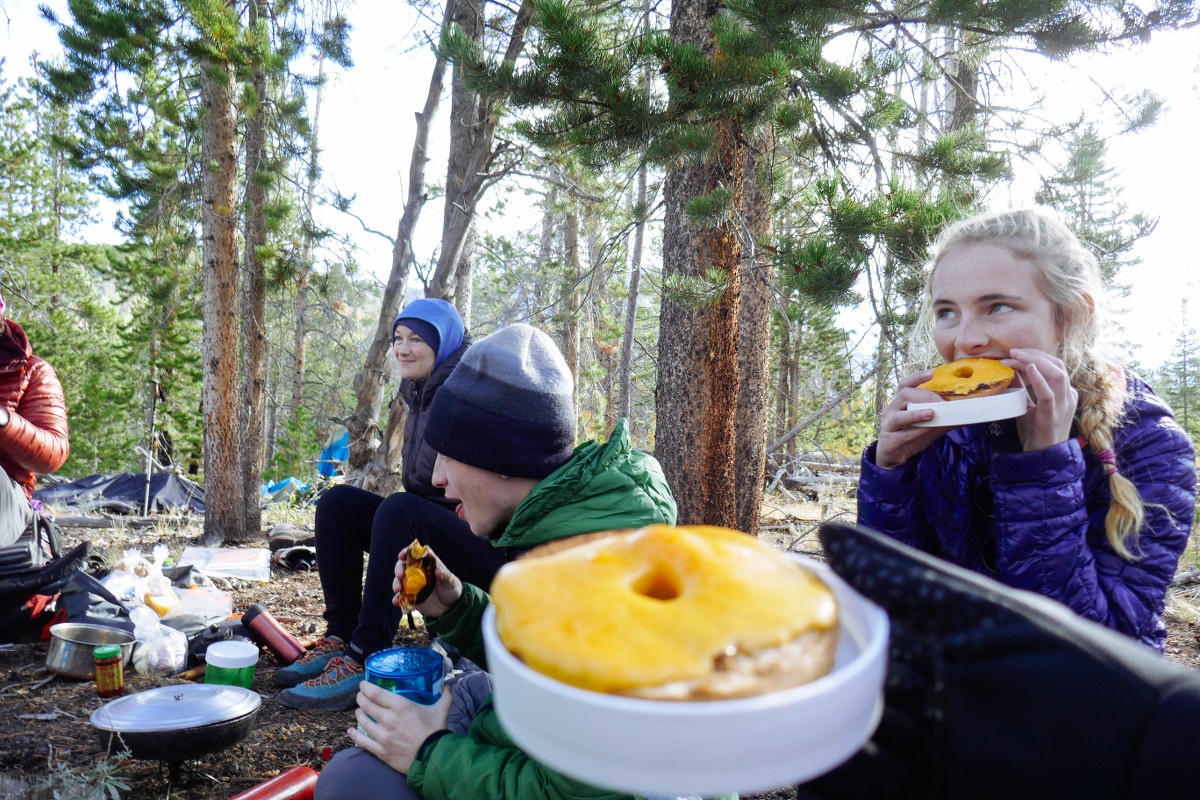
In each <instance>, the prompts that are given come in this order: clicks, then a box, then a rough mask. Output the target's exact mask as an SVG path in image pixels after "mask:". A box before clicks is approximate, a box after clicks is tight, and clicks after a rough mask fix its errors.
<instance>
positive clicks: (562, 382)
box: [425, 323, 575, 479]
mask: <svg viewBox="0 0 1200 800" xmlns="http://www.w3.org/2000/svg"><path fill="white" fill-rule="evenodd" d="M573 389H574V381H573V379H572V377H571V371H570V370H569V369H567V362H566V361H565V360H564V359H563V357H562V353H560V352H559V351H558V348H557V347H556V346H555V345H554V341H553V340H552V339H551V338H550V337H549V336H547V335H546V334H544V333H542V332H541V331H539V330H538V329H537V328H534V327H533V326H531V325H526V324H524V323H517V324H515V325H509V326H508V327H507V328H501V329H500V330H498V331H496V332H495V333H493V334H492V335H491V336H487V337H484V338H483V339H480V340H479V341H478V342H476V343H475V344H473V345H471V346H470V347H469V348H467V352H466V353H465V354H464V355H463V357H462V360H461V361H460V362H459V363H458V366H457V367H455V368H454V372H452V373H451V374H450V377H449V378H447V379H446V382H445V383H444V384H442V387H441V388H440V389H438V392H437V395H435V396H434V398H433V404H432V405H431V406H430V408H429V419H428V421H427V422H426V425H425V441H426V443H427V444H428V445H429V446H430V447H432V448H433V449H434V450H436V451H438V452H439V453H441V454H443V455H445V456H446V457H448V458H452V459H454V460H455V461H461V462H463V463H464V464H469V465H471V466H473V467H479V468H480V469H485V470H488V471H489V472H497V473H499V474H501V475H508V476H510V477H513V478H538V479H541V478H545V477H546V476H547V475H549V474H550V473H552V472H554V470H556V469H558V468H559V467H561V466H562V465H563V464H565V463H566V462H567V460H568V459H569V458H570V457H571V454H572V452H574V449H575V405H574V402H573V400H572V395H573Z"/></svg>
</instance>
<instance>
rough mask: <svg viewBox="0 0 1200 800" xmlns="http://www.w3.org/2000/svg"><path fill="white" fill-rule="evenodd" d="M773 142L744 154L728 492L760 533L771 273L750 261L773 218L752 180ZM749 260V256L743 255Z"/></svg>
mask: <svg viewBox="0 0 1200 800" xmlns="http://www.w3.org/2000/svg"><path fill="white" fill-rule="evenodd" d="M772 146H773V142H772V141H771V140H770V139H769V138H766V137H764V138H760V139H758V140H757V141H756V142H755V147H747V148H744V149H743V151H742V152H743V153H744V154H745V159H746V161H745V166H744V168H743V169H744V173H743V174H744V176H745V178H744V180H745V190H744V193H743V198H744V203H743V206H742V209H743V221H744V224H745V227H744V229H743V230H742V231H741V238H742V246H743V248H744V250H745V251H746V252H745V253H744V254H743V277H742V282H741V287H742V294H741V305H740V306H739V312H740V317H739V320H740V324H739V326H738V359H737V360H738V395H737V416H736V420H737V421H736V423H735V426H736V429H737V445H736V452H735V453H734V463H735V465H736V466H735V468H734V481H735V483H734V485H733V487H731V488H732V489H733V491H731V492H730V494H732V495H733V496H734V497H736V498H737V524H736V525H735V526H734V527H735V528H737V529H738V530H740V531H745V532H747V533H751V534H755V535H757V534H758V523H759V519H760V517H761V515H762V499H763V487H764V485H765V472H766V466H767V463H766V459H767V423H768V419H769V415H768V411H769V409H770V407H771V399H770V398H771V395H770V382H771V371H770V356H771V348H770V342H771V308H772V300H773V291H772V287H771V274H770V270H769V268H768V267H766V266H761V265H759V264H757V263H755V261H754V242H755V241H761V240H762V239H763V238H764V237H765V235H766V234H767V232H768V231H769V230H770V225H771V215H770V209H769V207H768V203H767V197H766V195H765V194H764V193H763V190H762V186H760V185H759V183H758V181H757V180H756V179H755V178H756V166H757V164H756V161H757V158H756V153H759V152H769V150H770V148H771V147H772ZM747 255H748V256H749V257H748V258H747V257H745V256H747Z"/></svg>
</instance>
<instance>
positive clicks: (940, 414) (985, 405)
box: [908, 387, 1029, 428]
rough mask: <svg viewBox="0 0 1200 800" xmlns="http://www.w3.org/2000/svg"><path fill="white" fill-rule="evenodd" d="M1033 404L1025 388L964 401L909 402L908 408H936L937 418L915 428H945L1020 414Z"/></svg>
mask: <svg viewBox="0 0 1200 800" xmlns="http://www.w3.org/2000/svg"><path fill="white" fill-rule="evenodd" d="M1028 407H1029V395H1028V394H1027V393H1026V392H1025V389H1024V387H1016V388H1013V389H1005V390H1004V391H1003V392H1001V393H1000V394H994V395H991V396H989V397H968V398H965V399H963V400H944V401H938V402H934V403H909V404H908V410H909V411H916V410H917V409H920V408H931V409H933V419H931V420H929V421H928V422H917V423H914V424H913V427H914V428H942V427H955V426H958V425H973V424H975V423H976V422H992V421H994V420H998V419H1010V418H1011V417H1019V416H1021V415H1022V414H1024V413H1025V409H1026V408H1028Z"/></svg>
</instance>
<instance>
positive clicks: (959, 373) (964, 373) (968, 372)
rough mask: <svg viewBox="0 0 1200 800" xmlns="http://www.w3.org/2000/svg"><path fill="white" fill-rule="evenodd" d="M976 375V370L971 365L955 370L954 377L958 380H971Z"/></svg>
mask: <svg viewBox="0 0 1200 800" xmlns="http://www.w3.org/2000/svg"><path fill="white" fill-rule="evenodd" d="M974 374H975V368H974V367H972V366H971V365H970V364H963V365H962V366H961V367H959V368H958V369H956V370H954V377H956V378H969V377H971V376H972V375H974Z"/></svg>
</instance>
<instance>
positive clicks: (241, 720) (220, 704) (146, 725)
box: [91, 683, 262, 763]
mask: <svg viewBox="0 0 1200 800" xmlns="http://www.w3.org/2000/svg"><path fill="white" fill-rule="evenodd" d="M260 705H262V698H261V697H259V695H258V693H257V692H254V691H251V690H250V689H243V688H242V687H240V686H220V685H217V684H210V683H186V684H180V685H178V686H158V687H155V688H153V689H147V690H145V691H143V692H136V693H135V694H129V695H125V696H124V697H118V698H117V699H115V700H111V701H109V702H108V703H105V704H104V705H103V706H101V707H100V708H98V709H96V710H95V711H93V712H92V716H91V721H92V727H93V728H94V729H95V730H96V735H97V736H98V737H99V739H100V744H101V746H102V747H104V748H105V750H106V751H107V752H109V753H119V752H121V751H123V750H128V751H130V754H131V755H132V756H133V757H134V758H141V759H147V760H157V761H169V762H175V763H178V762H181V761H186V760H188V759H192V758H199V757H200V756H204V755H208V754H209V753H215V752H217V751H219V750H224V749H225V748H227V747H230V746H232V745H235V744H237V743H238V742H240V741H242V740H243V739H245V738H246V737H247V736H248V735H249V734H250V731H251V730H252V729H253V728H254V719H255V717H257V716H258V709H259V706H260Z"/></svg>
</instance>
